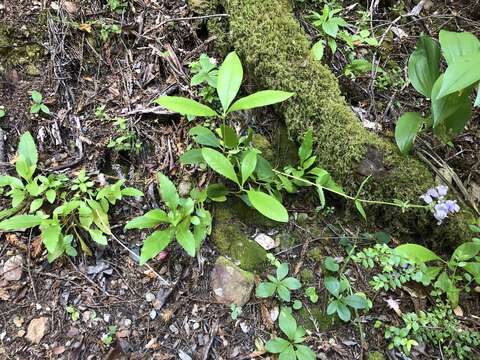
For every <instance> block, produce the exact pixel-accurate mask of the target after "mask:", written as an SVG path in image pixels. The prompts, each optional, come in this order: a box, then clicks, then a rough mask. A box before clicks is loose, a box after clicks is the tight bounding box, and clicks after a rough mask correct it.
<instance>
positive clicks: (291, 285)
mask: <svg viewBox="0 0 480 360" xmlns="http://www.w3.org/2000/svg"><path fill="white" fill-rule="evenodd" d="M282 285H284V286H285V287H286V288H287V289H289V290H298V289H300V288H301V287H302V283H301V282H300V281H298V280H297V279H295V278H294V277H288V278H286V279H283V280H282Z"/></svg>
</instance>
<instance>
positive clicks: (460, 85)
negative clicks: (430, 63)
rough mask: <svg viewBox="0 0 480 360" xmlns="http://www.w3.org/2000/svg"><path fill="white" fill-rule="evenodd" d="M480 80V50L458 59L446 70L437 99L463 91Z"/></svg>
mask: <svg viewBox="0 0 480 360" xmlns="http://www.w3.org/2000/svg"><path fill="white" fill-rule="evenodd" d="M479 80H480V51H479V52H477V53H474V54H468V55H464V56H462V57H460V58H458V59H456V60H455V61H454V62H453V63H452V64H451V65H449V66H448V68H447V70H446V71H445V75H444V78H443V82H442V87H441V88H440V91H439V92H438V95H437V99H440V98H442V97H444V96H446V95H449V94H452V93H454V92H457V91H461V90H464V89H466V88H467V87H469V86H470V85H473V84H475V83H476V82H477V81H479Z"/></svg>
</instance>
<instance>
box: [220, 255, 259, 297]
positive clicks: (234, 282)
mask: <svg viewBox="0 0 480 360" xmlns="http://www.w3.org/2000/svg"><path fill="white" fill-rule="evenodd" d="M253 285H254V277H253V274H252V273H250V272H248V271H244V270H242V269H240V268H239V267H238V266H236V265H235V264H234V263H233V262H231V261H230V260H228V259H226V258H225V257H223V256H221V257H219V258H218V259H217V261H216V262H215V267H214V268H213V271H212V278H211V287H212V290H213V293H214V295H215V299H216V300H217V301H218V302H219V303H221V304H226V305H232V304H236V305H238V306H243V305H245V304H246V303H247V301H248V300H249V299H250V294H251V292H252V289H253Z"/></svg>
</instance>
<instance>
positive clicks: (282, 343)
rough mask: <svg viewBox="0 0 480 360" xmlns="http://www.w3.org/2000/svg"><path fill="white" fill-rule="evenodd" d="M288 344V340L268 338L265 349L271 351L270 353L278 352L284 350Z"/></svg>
mask: <svg viewBox="0 0 480 360" xmlns="http://www.w3.org/2000/svg"><path fill="white" fill-rule="evenodd" d="M289 346H290V342H289V341H287V340H285V339H282V338H278V337H277V338H274V339H271V340H269V341H268V342H267V343H266V344H265V350H267V351H268V352H269V353H272V354H279V353H281V352H283V351H285V349H286V348H287V347H289Z"/></svg>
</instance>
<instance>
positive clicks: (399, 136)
mask: <svg viewBox="0 0 480 360" xmlns="http://www.w3.org/2000/svg"><path fill="white" fill-rule="evenodd" d="M422 125H423V118H422V117H421V116H420V114H419V113H416V112H408V113H406V114H403V115H402V116H401V117H400V119H398V121H397V125H396V126H395V141H396V142H397V146H398V148H399V149H400V152H401V153H402V154H403V155H406V154H408V153H409V152H410V150H412V147H413V142H414V141H415V138H416V136H417V134H418V132H419V131H420V129H421V128H422Z"/></svg>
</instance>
